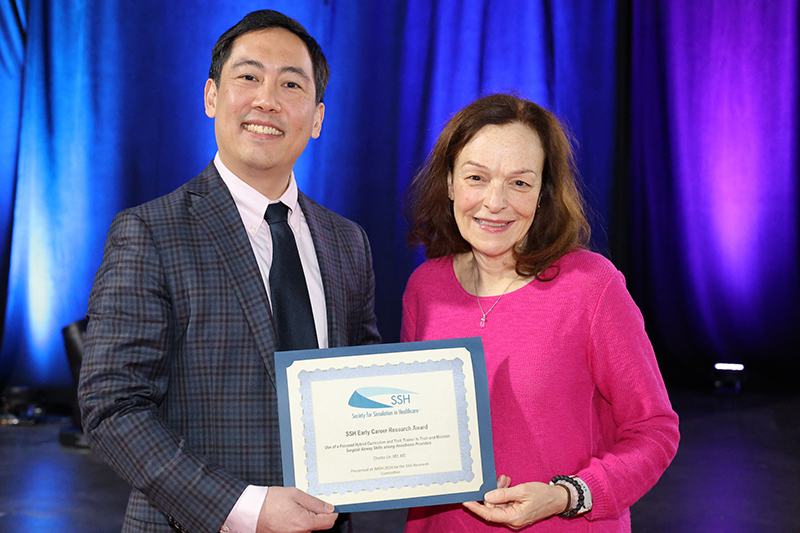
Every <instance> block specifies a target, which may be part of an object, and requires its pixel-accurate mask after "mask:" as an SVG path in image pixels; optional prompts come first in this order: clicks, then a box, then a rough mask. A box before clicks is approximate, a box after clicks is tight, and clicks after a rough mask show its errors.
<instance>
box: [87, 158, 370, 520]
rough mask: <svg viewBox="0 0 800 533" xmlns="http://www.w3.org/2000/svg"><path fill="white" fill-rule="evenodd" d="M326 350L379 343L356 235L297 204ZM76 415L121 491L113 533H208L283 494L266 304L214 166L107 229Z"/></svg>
mask: <svg viewBox="0 0 800 533" xmlns="http://www.w3.org/2000/svg"><path fill="white" fill-rule="evenodd" d="M299 202H300V205H301V207H302V209H303V212H304V213H305V216H306V219H307V221H308V225H309V228H310V230H311V236H312V238H313V240H314V247H315V249H316V253H317V258H318V260H319V267H320V271H321V274H322V281H323V285H324V291H325V301H326V305H327V319H328V338H329V344H330V346H332V347H334V346H346V345H360V344H371V343H378V342H380V335H379V333H378V329H377V326H376V319H375V313H374V303H375V280H374V274H373V271H372V258H371V253H370V248H369V242H368V241H367V237H366V234H365V233H364V231H363V229H362V228H361V227H359V226H358V225H356V224H355V223H353V222H351V221H349V220H347V219H345V218H343V217H341V216H339V215H337V214H335V213H333V212H332V211H329V210H328V209H325V208H324V207H322V206H320V205H319V204H317V203H316V202H314V201H313V200H311V199H310V198H308V197H306V196H305V195H303V194H300V196H299ZM87 316H88V317H89V325H88V330H87V334H86V344H85V352H84V357H83V361H82V365H81V366H82V368H81V379H80V385H79V394H78V395H79V401H80V405H81V410H82V415H83V424H84V429H85V432H86V436H87V439H88V441H89V443H90V445H91V447H92V449H93V450H94V451H95V452H97V453H98V454H99V455H100V456H101V457H102V458H103V459H104V460H106V461H107V462H108V463H109V464H110V465H111V466H112V467H113V468H114V470H115V471H116V472H118V473H119V474H120V475H121V476H122V477H123V478H125V479H126V480H127V481H128V482H129V483H130V484H131V485H132V486H133V491H132V493H131V497H130V500H129V503H128V510H127V513H126V516H125V525H124V527H123V530H124V531H137V532H144V531H170V526H169V525H167V519H166V516H169V517H170V521H174V522H177V523H178V524H180V525H181V526H182V527H183V528H186V530H188V531H217V530H218V529H219V528H220V527H221V525H222V523H223V522H224V520H225V518H226V517H227V515H228V513H229V512H230V510H231V508H232V507H233V505H234V504H235V502H236V500H237V499H238V497H239V495H240V494H241V492H242V491H243V490H244V488H245V487H246V486H247V485H248V484H255V485H282V475H281V453H280V435H279V428H278V415H277V399H276V394H275V376H274V361H273V352H274V350H275V347H276V339H275V332H274V327H273V322H272V316H271V311H270V305H269V300H268V298H267V294H266V290H265V289H264V284H263V282H262V279H261V276H260V273H259V270H258V265H257V263H256V259H255V256H254V254H253V251H252V248H251V245H250V242H249V240H248V237H247V234H246V231H245V228H244V226H243V224H242V221H241V218H240V216H239V212H238V210H237V209H236V205H235V204H234V201H233V198H232V197H231V195H230V193H229V192H228V189H227V187H226V186H225V184H224V182H223V181H222V178H220V176H219V174H218V173H217V170H216V168H215V167H214V165H213V163H212V164H209V165H208V167H206V169H205V170H204V171H203V172H202V173H201V174H200V175H198V176H197V177H196V178H194V179H193V180H191V181H189V182H188V183H186V184H185V185H183V186H182V187H180V188H179V189H177V190H176V191H174V192H173V193H171V194H169V195H167V196H164V197H161V198H158V199H156V200H153V201H152V202H148V203H146V204H144V205H141V206H138V207H135V208H132V209H128V210H125V211H123V212H121V213H120V214H119V215H117V217H116V218H115V219H114V222H113V223H112V225H111V229H110V230H109V235H108V239H107V242H106V247H105V252H104V257H103V263H102V265H101V266H100V269H99V270H98V272H97V276H96V278H95V282H94V287H93V288H92V293H91V296H90V299H89V310H88V313H87Z"/></svg>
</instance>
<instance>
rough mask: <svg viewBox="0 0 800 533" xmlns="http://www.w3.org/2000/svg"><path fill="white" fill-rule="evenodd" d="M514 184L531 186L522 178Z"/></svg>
mask: <svg viewBox="0 0 800 533" xmlns="http://www.w3.org/2000/svg"><path fill="white" fill-rule="evenodd" d="M514 185H516V186H517V187H528V186H529V185H528V182H527V181H522V180H517V181H515V182H514Z"/></svg>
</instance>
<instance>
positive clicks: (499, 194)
mask: <svg viewBox="0 0 800 533" xmlns="http://www.w3.org/2000/svg"><path fill="white" fill-rule="evenodd" d="M507 203H508V198H507V197H506V188H505V187H504V186H503V184H501V183H496V182H492V183H490V184H489V189H488V190H487V191H486V198H485V204H486V207H487V208H488V209H489V210H490V211H492V212H497V211H500V210H501V209H503V208H504V207H505V206H506V204H507Z"/></svg>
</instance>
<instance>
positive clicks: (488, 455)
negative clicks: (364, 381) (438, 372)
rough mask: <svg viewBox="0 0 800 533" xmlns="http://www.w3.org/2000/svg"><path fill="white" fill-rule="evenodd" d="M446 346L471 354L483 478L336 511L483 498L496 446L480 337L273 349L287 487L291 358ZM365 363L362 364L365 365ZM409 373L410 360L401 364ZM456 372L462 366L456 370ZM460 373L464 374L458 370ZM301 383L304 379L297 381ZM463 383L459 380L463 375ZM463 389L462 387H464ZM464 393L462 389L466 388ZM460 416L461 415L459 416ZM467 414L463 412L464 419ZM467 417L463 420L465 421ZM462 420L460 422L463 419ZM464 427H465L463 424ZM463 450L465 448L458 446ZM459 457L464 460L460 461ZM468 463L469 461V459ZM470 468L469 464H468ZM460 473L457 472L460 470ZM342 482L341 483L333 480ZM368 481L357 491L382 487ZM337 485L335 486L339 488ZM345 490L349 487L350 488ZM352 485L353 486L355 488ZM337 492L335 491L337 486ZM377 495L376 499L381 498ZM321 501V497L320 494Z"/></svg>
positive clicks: (492, 478) (290, 477) (491, 481)
mask: <svg viewBox="0 0 800 533" xmlns="http://www.w3.org/2000/svg"><path fill="white" fill-rule="evenodd" d="M449 348H465V349H466V350H467V351H468V352H469V354H470V356H471V358H472V370H473V376H474V379H475V384H474V388H475V399H476V411H477V414H478V420H477V422H478V434H479V438H480V445H481V449H480V454H481V464H482V471H483V472H482V474H483V479H482V481H481V486H480V488H479V489H478V490H476V491H467V492H457V493H449V494H441V495H437V496H421V497H412V498H403V499H397V500H378V501H367V502H361V503H353V504H346V505H339V506H337V507H336V511H337V512H360V511H376V510H382V509H400V508H405V507H422V506H427V505H442V504H448V503H460V502H465V501H473V500H482V499H483V495H484V494H485V493H486V492H488V491H490V490H493V489H495V488H497V478H496V474H495V468H494V448H493V445H492V425H491V414H490V411H489V390H488V381H487V375H486V361H485V359H484V355H483V343H482V341H481V339H480V337H472V338H466V339H445V340H438V341H424V342H406V343H395V344H375V345H370V346H353V347H344V348H328V349H324V350H298V351H292V352H275V382H276V387H277V393H278V420H279V423H280V430H281V452H282V461H283V482H284V485H285V486H287V487H291V486H295V475H294V452H293V447H292V431H291V418H290V413H289V400H288V397H289V396H288V382H287V374H286V372H287V369H288V368H289V366H291V365H292V363H293V362H294V361H300V360H306V359H327V358H330V357H341V356H362V355H371V354H385V353H393V352H408V351H422V350H440V349H449ZM365 366H366V365H365ZM403 366H405V367H406V368H405V369H404V370H403V371H402V372H407V371H408V370H409V369H410V367H411V366H412V365H411V364H409V365H403ZM457 370H458V372H460V368H459V369H457ZM462 375H463V374H462ZM301 381H302V380H301ZM462 382H463V379H462ZM462 389H463V386H462ZM465 392H466V391H465ZM459 418H461V417H459ZM464 418H466V416H465V417H464ZM464 421H465V420H464ZM461 422H462V420H459V423H461ZM464 431H467V430H466V428H464ZM462 454H463V450H462ZM463 462H464V461H463V458H462V463H463ZM470 462H471V460H470ZM468 466H469V467H470V469H471V466H472V465H471V464H469V465H468ZM458 474H459V475H460V474H461V473H458ZM420 481H421V484H425V485H429V484H430V483H431V482H445V481H448V480H445V479H442V480H439V479H433V480H427V479H426V480H420ZM337 485H342V484H337ZM373 485H374V483H371V482H370V481H368V480H365V481H364V482H362V484H361V486H360V487H359V488H360V489H361V490H375V489H380V488H381V487H380V486H377V487H376V486H373ZM337 488H338V487H337ZM348 488H349V487H348ZM353 488H356V487H355V486H354V487H353ZM337 492H339V490H337ZM379 497H380V496H379V495H376V498H379ZM322 499H325V498H324V496H322Z"/></svg>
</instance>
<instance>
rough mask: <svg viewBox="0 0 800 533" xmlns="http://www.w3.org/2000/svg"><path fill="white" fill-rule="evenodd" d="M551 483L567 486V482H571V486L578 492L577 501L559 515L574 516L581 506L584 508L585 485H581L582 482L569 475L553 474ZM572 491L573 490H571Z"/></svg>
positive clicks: (563, 516)
mask: <svg viewBox="0 0 800 533" xmlns="http://www.w3.org/2000/svg"><path fill="white" fill-rule="evenodd" d="M550 484H551V485H564V486H567V484H569V487H574V488H575V490H576V491H577V493H578V500H577V502H573V504H572V508H571V509H568V510H566V511H564V512H563V513H561V514H560V515H558V516H560V517H561V518H572V517H573V516H575V515H576V514H578V511H579V510H580V509H581V508H583V487H581V485H580V483H578V482H577V481H575V480H574V479H572V478H571V477H569V476H553V479H551V480H550ZM570 492H572V491H571V490H570Z"/></svg>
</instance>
